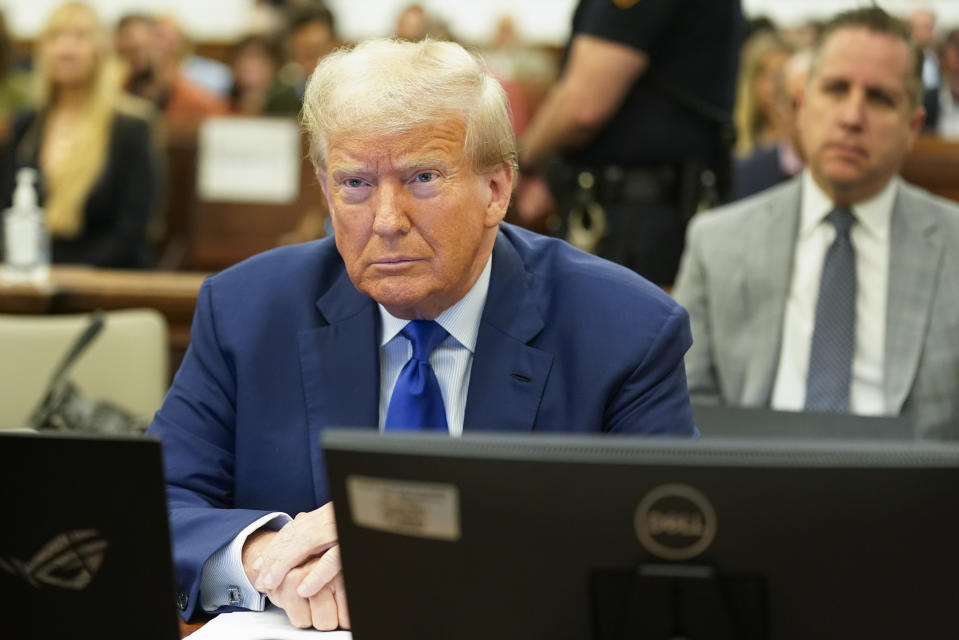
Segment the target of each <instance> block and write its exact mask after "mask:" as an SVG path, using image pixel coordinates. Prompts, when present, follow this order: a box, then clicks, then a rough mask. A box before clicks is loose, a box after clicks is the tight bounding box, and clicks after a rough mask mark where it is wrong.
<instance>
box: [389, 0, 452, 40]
mask: <svg viewBox="0 0 959 640" xmlns="http://www.w3.org/2000/svg"><path fill="white" fill-rule="evenodd" d="M395 35H396V37H397V38H399V39H400V40H406V41H407V42H419V41H420V40H422V39H424V38H432V39H433V40H448V41H451V42H452V41H455V38H454V37H453V35H452V34H451V33H450V30H449V26H448V25H447V24H446V23H445V22H444V21H443V20H441V19H440V18H439V17H437V16H435V15H430V14H429V13H427V12H426V10H425V9H424V8H423V5H420V4H415V3H414V4H409V5H406V6H405V7H403V9H401V10H400V14H399V16H398V17H397V18H396V33H395Z"/></svg>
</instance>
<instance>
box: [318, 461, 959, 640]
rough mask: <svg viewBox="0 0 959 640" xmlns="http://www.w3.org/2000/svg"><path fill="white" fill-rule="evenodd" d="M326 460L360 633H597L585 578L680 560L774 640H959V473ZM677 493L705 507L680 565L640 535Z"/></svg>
mask: <svg viewBox="0 0 959 640" xmlns="http://www.w3.org/2000/svg"><path fill="white" fill-rule="evenodd" d="M326 455H327V460H328V471H329V474H330V476H331V479H332V481H331V487H332V495H333V501H334V505H335V509H336V518H337V526H338V530H339V534H340V543H341V548H342V553H343V565H344V576H345V579H346V584H347V593H348V598H349V602H350V610H351V618H352V620H353V624H354V637H355V638H356V640H380V639H383V640H385V639H387V638H389V639H391V640H402V639H404V638H411V639H412V638H424V637H429V638H458V639H459V640H468V639H471V638H476V639H480V638H498V639H509V638H517V639H528V638H552V639H562V638H569V639H578V640H581V639H584V638H591V637H593V636H592V621H591V615H592V614H591V605H590V591H589V584H590V582H589V580H590V575H591V574H592V572H594V571H596V570H606V569H614V570H620V569H624V570H626V571H630V570H633V569H636V568H639V567H647V566H653V565H659V566H663V565H664V566H676V565H677V564H681V565H687V566H703V567H711V568H714V569H715V570H716V571H717V572H719V574H720V575H723V576H727V577H729V576H731V577H734V578H736V577H743V576H745V577H755V578H758V579H760V580H761V581H762V583H763V584H764V586H765V593H766V594H767V595H768V614H769V617H768V630H769V634H770V635H769V637H770V638H771V639H772V640H808V638H819V639H833V638H834V639H836V640H839V639H842V640H848V639H849V638H871V639H872V640H885V639H888V640H894V639H896V640H898V639H901V638H931V637H938V638H945V637H950V638H959V616H957V615H956V614H955V598H956V596H957V594H959V571H957V570H956V568H957V564H959V546H957V545H956V543H955V532H956V530H957V527H959V516H957V515H956V512H955V509H954V508H953V506H954V505H955V503H956V499H957V497H959V488H957V487H959V468H909V469H894V470H892V472H890V470H889V469H875V468H841V467H837V468H828V467H827V468H822V467H803V466H797V467H794V468H789V467H782V466H774V467H770V466H765V465H762V464H757V465H755V466H746V467H741V468H733V467H728V466H722V467H717V466H709V465H701V466H685V465H679V466H676V465H669V464H661V465H651V466H640V465H634V464H609V463H602V464H598V463H592V462H575V461H558V460H544V461H538V462H537V461H529V460H520V459H516V460H508V459H505V460H504V459H493V458H488V459H484V458H472V457H462V458H457V457H442V456H431V455H416V454H402V453H395V452H393V453H376V452H371V451H347V450H336V449H335V448H332V449H330V448H328V449H327V452H326ZM356 482H359V483H360V484H359V485H356V484H355V483H356ZM351 483H353V484H351ZM384 483H385V484H384ZM390 483H397V484H395V487H394V488H398V491H393V492H390V491H385V492H384V491H380V492H379V494H378V493H377V487H380V488H381V489H382V487H384V486H385V487H387V488H389V485H390ZM677 485H678V486H683V487H691V488H693V489H694V490H696V491H698V492H700V493H701V494H702V495H703V496H705V497H706V499H707V500H708V502H709V504H710V505H711V507H712V509H713V510H714V512H715V536H714V538H713V540H712V541H711V543H710V544H709V545H708V547H707V548H705V549H704V550H703V551H702V552H701V553H699V554H698V555H696V556H695V557H693V558H691V559H687V560H683V561H673V560H665V559H663V558H662V557H657V556H656V555H654V554H653V553H651V552H650V550H649V549H648V548H647V547H646V546H645V545H644V544H642V543H641V542H640V540H639V534H638V533H637V513H638V511H639V509H640V505H641V503H642V502H643V501H644V499H645V498H647V496H649V495H650V494H651V493H652V492H654V491H656V490H657V489H659V488H661V487H666V486H670V487H675V486H677ZM351 486H352V488H350V487H351ZM357 486H359V487H360V490H359V492H358V493H356V492H357V489H356V487H357ZM404 491H406V494H404ZM357 496H359V497H357ZM451 497H452V498H455V500H454V501H455V505H453V506H451ZM357 500H359V501H360V502H364V501H365V505H363V504H360V505H358V503H357ZM377 501H378V502H379V504H378V505H377V504H376V503H377ZM358 509H359V510H364V509H365V510H367V513H366V515H361V514H359V513H358ZM665 511H666V512H667V513H668V511H669V506H668V503H667V505H666V507H665ZM370 513H373V514H374V515H373V519H374V521H375V520H376V518H380V520H382V521H385V522H386V525H385V526H381V525H382V524H383V522H380V523H379V524H377V523H376V522H373V525H372V526H371V525H370V516H369V514H370ZM377 513H378V514H379V515H376V514H377ZM358 521H359V522H358ZM391 528H392V530H391ZM417 528H419V533H415V534H413V535H410V533H409V532H410V531H415V530H417ZM667 529H668V525H667ZM660 533H662V532H660ZM668 533H669V532H668V531H667V532H666V534H667V535H666V537H667V538H668ZM666 544H669V541H668V540H667V541H666Z"/></svg>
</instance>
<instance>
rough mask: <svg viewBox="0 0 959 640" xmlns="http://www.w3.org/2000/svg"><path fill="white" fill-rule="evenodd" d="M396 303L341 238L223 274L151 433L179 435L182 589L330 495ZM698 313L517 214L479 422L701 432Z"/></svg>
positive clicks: (193, 595) (488, 316)
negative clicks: (390, 303)
mask: <svg viewBox="0 0 959 640" xmlns="http://www.w3.org/2000/svg"><path fill="white" fill-rule="evenodd" d="M378 325H379V312H378V310H377V306H376V304H375V302H373V300H371V299H370V298H369V297H367V296H365V295H363V294H361V293H360V292H359V291H357V290H356V288H354V286H353V284H352V283H351V281H350V280H349V278H348V277H347V273H346V270H345V267H344V265H343V261H342V260H341V258H340V256H339V254H338V253H337V251H336V247H335V246H334V244H333V242H332V240H331V239H323V240H319V241H316V242H312V243H308V244H303V245H297V246H292V247H286V248H281V249H276V250H273V251H270V252H267V253H265V254H262V255H259V256H256V257H254V258H251V259H250V260H247V261H245V262H243V263H241V264H239V265H236V266H234V267H232V268H230V269H228V270H226V271H224V272H222V273H220V274H218V275H216V276H213V277H212V278H210V279H208V280H207V281H206V282H205V283H204V285H203V287H202V288H201V290H200V294H199V299H198V302H197V309H196V315H195V317H194V320H193V329H192V342H191V345H190V348H189V350H188V351H187V354H186V357H185V358H184V361H183V365H182V366H181V368H180V370H179V372H178V373H177V375H176V378H175V379H174V382H173V386H172V388H171V389H170V392H169V393H168V394H167V398H166V400H165V401H164V403H163V406H162V408H161V409H160V411H159V412H158V413H157V415H156V418H155V420H154V423H153V425H152V426H151V431H152V432H153V433H156V434H159V435H160V436H161V437H162V438H163V444H164V449H165V465H166V473H167V491H168V499H169V504H170V519H171V523H170V524H171V528H172V530H173V540H174V556H175V561H176V569H177V580H178V588H179V591H180V601H181V604H185V605H186V606H185V609H184V614H185V616H186V617H189V616H190V614H191V613H192V611H193V609H194V607H195V604H196V603H197V602H198V594H197V591H198V587H199V579H200V572H201V570H202V568H203V564H204V563H205V562H206V560H207V559H208V558H209V557H210V556H211V555H212V554H213V553H214V552H215V551H216V550H217V549H219V548H220V547H221V546H222V545H224V544H225V543H227V542H228V541H229V540H231V539H233V538H234V537H235V536H236V535H237V534H238V533H239V532H240V531H241V530H242V529H243V528H244V527H245V526H246V525H247V524H249V523H250V522H252V521H253V520H255V519H256V518H258V517H260V516H261V515H263V514H265V513H268V512H270V511H283V512H286V513H289V514H296V513H298V512H301V511H310V510H312V509H315V508H317V507H319V506H321V505H323V504H325V503H326V502H327V501H328V500H329V491H328V489H327V481H326V477H325V474H324V469H323V458H322V453H321V451H320V446H319V439H320V433H321V431H322V430H323V429H324V428H326V427H332V426H336V427H356V428H360V429H376V428H377V424H378V418H379V416H378V411H379V394H380V385H379V350H378V344H379V326H378ZM691 343H692V337H691V334H690V330H689V318H688V315H687V314H686V311H685V310H684V309H683V308H682V307H680V306H679V305H678V304H677V303H676V302H675V301H674V300H673V299H672V298H670V297H669V296H668V295H666V294H665V293H663V292H662V291H661V290H660V289H659V288H657V287H656V286H654V285H652V284H650V283H649V282H647V281H646V280H643V279H642V278H640V277H639V276H637V275H636V274H635V273H633V272H631V271H629V270H627V269H625V268H622V267H620V266H617V265H614V264H612V263H610V262H606V261H604V260H600V259H598V258H596V257H594V256H591V255H588V254H586V253H583V252H581V251H578V250H576V249H573V248H572V247H570V246H569V245H568V244H566V243H565V242H562V241H559V240H555V239H552V238H546V237H543V236H539V235H536V234H533V233H531V232H528V231H525V230H522V229H519V228H517V227H513V226H511V225H507V224H503V225H502V226H501V227H500V230H499V234H498V237H497V239H496V244H495V247H494V249H493V267H492V275H491V278H490V286H489V292H488V295H487V300H486V306H485V308H484V310H483V315H482V319H481V322H480V328H479V335H478V336H477V342H476V351H475V355H474V358H473V365H472V370H471V376H470V387H469V390H468V395H467V403H466V413H465V420H464V430H465V431H466V432H470V431H480V430H486V431H494V430H498V431H517V432H530V431H551V432H600V431H602V432H630V433H641V434H674V435H677V436H692V435H693V434H695V433H696V429H695V427H694V426H693V419H692V412H691V409H690V406H689V395H688V391H687V388H686V372H685V369H684V366H683V355H684V354H685V352H686V350H687V349H688V348H689V346H690V344H691Z"/></svg>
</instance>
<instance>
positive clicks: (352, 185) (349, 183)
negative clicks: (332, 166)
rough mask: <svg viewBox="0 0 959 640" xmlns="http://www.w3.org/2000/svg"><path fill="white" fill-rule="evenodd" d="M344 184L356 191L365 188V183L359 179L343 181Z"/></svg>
mask: <svg viewBox="0 0 959 640" xmlns="http://www.w3.org/2000/svg"><path fill="white" fill-rule="evenodd" d="M343 184H345V185H346V186H348V187H350V188H353V189H356V188H358V187H362V186H363V181H362V180H360V179H359V178H347V179H346V180H344V181H343Z"/></svg>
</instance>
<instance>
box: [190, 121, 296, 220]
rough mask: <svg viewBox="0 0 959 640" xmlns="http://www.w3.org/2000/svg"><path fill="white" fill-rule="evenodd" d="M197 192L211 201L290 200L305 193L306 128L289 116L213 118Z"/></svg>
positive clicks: (203, 138) (204, 132) (204, 128)
mask: <svg viewBox="0 0 959 640" xmlns="http://www.w3.org/2000/svg"><path fill="white" fill-rule="evenodd" d="M197 153H198V157H197V194H198V196H199V197H200V199H201V200H206V201H208V202H255V203H266V204H290V203H292V202H294V201H295V200H296V197H297V195H299V191H300V165H301V158H300V128H299V127H298V126H297V124H296V122H294V121H293V120H289V119H286V118H207V119H206V120H204V121H203V123H202V124H201V125H200V137H199V149H198V151H197Z"/></svg>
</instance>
